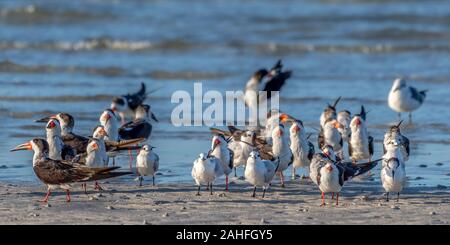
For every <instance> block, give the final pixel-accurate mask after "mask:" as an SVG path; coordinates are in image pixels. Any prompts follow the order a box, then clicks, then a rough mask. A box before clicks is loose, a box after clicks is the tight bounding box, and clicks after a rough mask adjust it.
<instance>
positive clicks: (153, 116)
mask: <svg viewBox="0 0 450 245" xmlns="http://www.w3.org/2000/svg"><path fill="white" fill-rule="evenodd" d="M150 116H151V117H152V119H153V120H155V122H159V121H158V119H157V118H156V116H155V114H153V113H151V115H150Z"/></svg>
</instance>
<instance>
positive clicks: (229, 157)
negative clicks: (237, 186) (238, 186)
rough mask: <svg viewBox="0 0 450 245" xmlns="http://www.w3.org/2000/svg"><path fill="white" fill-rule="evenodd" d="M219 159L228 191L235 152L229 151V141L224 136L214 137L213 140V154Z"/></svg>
mask: <svg viewBox="0 0 450 245" xmlns="http://www.w3.org/2000/svg"><path fill="white" fill-rule="evenodd" d="M209 155H211V156H214V157H215V158H217V159H218V160H219V162H220V165H221V166H222V172H223V174H224V175H225V190H226V191H228V175H229V174H230V173H231V171H232V170H233V152H232V151H231V150H230V149H228V141H227V140H226V139H225V136H224V135H222V134H218V135H214V136H213V138H212V145H211V153H210V154H209Z"/></svg>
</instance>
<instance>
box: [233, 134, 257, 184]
mask: <svg viewBox="0 0 450 245" xmlns="http://www.w3.org/2000/svg"><path fill="white" fill-rule="evenodd" d="M255 141H256V133H255V132H254V131H251V130H245V131H241V132H239V133H238V132H236V131H235V132H234V133H233V138H232V140H231V141H230V143H228V148H230V150H231V151H233V153H234V155H233V167H234V177H237V175H236V168H237V167H239V166H245V164H246V163H247V159H248V157H249V156H250V152H252V151H253V149H254V147H255V146H256V143H255Z"/></svg>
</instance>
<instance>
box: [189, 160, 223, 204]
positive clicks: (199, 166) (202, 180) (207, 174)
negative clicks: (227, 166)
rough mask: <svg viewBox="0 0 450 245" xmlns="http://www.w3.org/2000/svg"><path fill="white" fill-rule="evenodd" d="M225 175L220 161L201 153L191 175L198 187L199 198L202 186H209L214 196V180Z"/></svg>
mask: <svg viewBox="0 0 450 245" xmlns="http://www.w3.org/2000/svg"><path fill="white" fill-rule="evenodd" d="M222 174H223V169H222V165H221V164H220V160H219V159H217V158H216V157H214V156H211V155H210V154H207V155H206V154H204V153H200V155H199V156H198V158H197V159H195V161H194V164H193V166H192V171H191V175H192V178H193V179H194V181H195V183H196V184H197V186H198V189H197V196H200V186H201V185H207V189H209V190H210V194H211V195H212V194H213V189H212V186H213V183H214V180H215V179H216V178H218V177H220V176H221V175H222Z"/></svg>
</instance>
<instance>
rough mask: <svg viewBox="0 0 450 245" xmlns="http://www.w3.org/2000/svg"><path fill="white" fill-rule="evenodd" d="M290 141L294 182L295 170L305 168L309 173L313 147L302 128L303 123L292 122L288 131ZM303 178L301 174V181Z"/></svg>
mask: <svg viewBox="0 0 450 245" xmlns="http://www.w3.org/2000/svg"><path fill="white" fill-rule="evenodd" d="M289 133H290V139H291V145H290V148H291V152H292V155H293V157H294V161H293V163H292V179H293V180H295V170H296V169H297V168H306V169H307V172H309V164H310V163H311V159H312V158H313V156H314V145H313V144H312V143H311V142H310V141H308V139H307V137H306V133H305V128H304V127H303V122H302V121H300V120H293V121H292V125H291V128H290V129H289ZM303 177H304V175H303V174H302V177H300V178H301V179H302V178H303Z"/></svg>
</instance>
